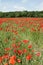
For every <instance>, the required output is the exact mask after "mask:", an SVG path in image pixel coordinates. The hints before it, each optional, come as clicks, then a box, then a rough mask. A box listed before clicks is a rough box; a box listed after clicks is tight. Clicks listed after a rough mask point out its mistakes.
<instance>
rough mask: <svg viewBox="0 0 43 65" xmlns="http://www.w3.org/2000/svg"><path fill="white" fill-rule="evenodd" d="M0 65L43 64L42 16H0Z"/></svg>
mask: <svg viewBox="0 0 43 65" xmlns="http://www.w3.org/2000/svg"><path fill="white" fill-rule="evenodd" d="M0 65H43V18H0Z"/></svg>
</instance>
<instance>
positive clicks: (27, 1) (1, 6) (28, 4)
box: [0, 0, 43, 12]
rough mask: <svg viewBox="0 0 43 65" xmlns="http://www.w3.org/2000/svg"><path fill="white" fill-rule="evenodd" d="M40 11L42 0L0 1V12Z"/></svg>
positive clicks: (42, 7) (42, 5)
mask: <svg viewBox="0 0 43 65" xmlns="http://www.w3.org/2000/svg"><path fill="white" fill-rule="evenodd" d="M24 10H25V11H26V10H27V11H42V10H43V0H0V11H2V12H9V11H24Z"/></svg>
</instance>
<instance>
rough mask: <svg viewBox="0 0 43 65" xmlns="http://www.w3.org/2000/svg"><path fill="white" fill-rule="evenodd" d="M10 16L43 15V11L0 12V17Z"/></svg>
mask: <svg viewBox="0 0 43 65" xmlns="http://www.w3.org/2000/svg"><path fill="white" fill-rule="evenodd" d="M4 17H6V18H10V17H12V18H13V17H43V11H15V12H0V18H4Z"/></svg>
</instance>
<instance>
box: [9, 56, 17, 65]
mask: <svg viewBox="0 0 43 65" xmlns="http://www.w3.org/2000/svg"><path fill="white" fill-rule="evenodd" d="M15 63H16V56H11V57H10V60H9V64H12V65H14V64H15Z"/></svg>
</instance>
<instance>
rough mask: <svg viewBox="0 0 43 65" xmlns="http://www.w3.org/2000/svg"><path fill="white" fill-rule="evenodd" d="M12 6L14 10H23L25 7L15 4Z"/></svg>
mask: <svg viewBox="0 0 43 65" xmlns="http://www.w3.org/2000/svg"><path fill="white" fill-rule="evenodd" d="M13 8H14V10H15V11H23V10H26V8H25V7H22V6H17V5H15V6H14V7H13Z"/></svg>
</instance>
